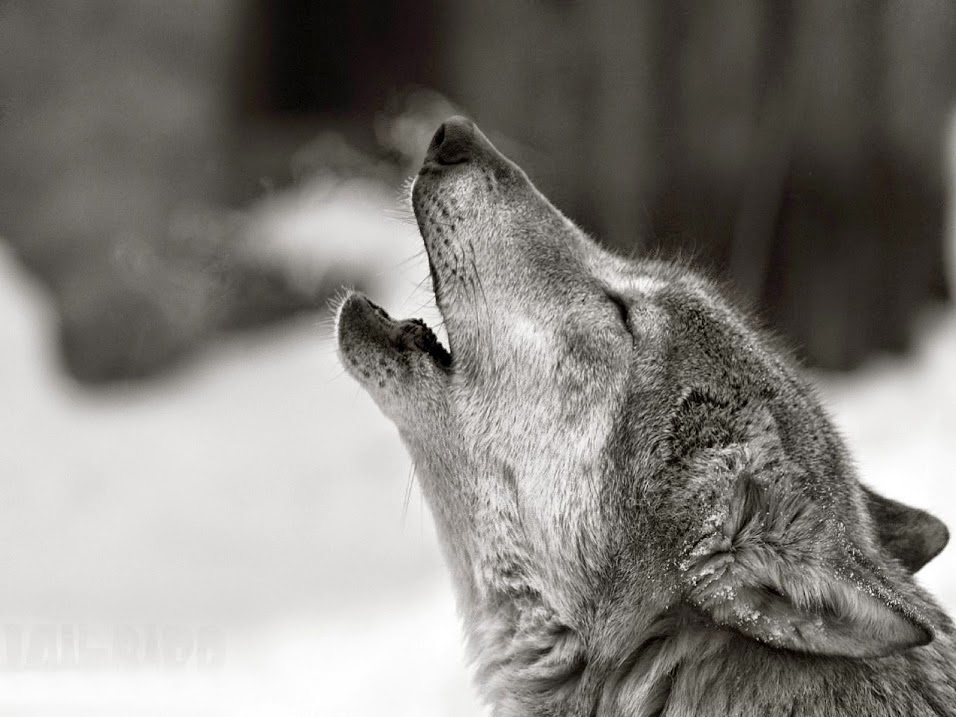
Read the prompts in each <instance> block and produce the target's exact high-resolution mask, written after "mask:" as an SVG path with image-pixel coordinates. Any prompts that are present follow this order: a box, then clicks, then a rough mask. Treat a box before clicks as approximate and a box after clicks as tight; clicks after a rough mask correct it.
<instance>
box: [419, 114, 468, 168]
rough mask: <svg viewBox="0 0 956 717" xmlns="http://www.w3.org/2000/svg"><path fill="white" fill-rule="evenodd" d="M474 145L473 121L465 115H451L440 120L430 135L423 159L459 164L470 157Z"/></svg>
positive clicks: (439, 162)
mask: <svg viewBox="0 0 956 717" xmlns="http://www.w3.org/2000/svg"><path fill="white" fill-rule="evenodd" d="M476 147H477V137H476V133H475V123H474V122H472V121H471V120H470V119H467V118H466V117H451V118H449V119H447V120H445V121H444V122H442V124H441V127H439V128H438V130H437V131H436V132H435V136H434V137H432V141H431V144H429V145H428V151H427V152H426V153H425V161H426V162H429V161H431V162H435V163H436V164H461V163H462V162H467V161H468V160H469V159H471V157H472V154H473V152H474V150H475V148H476Z"/></svg>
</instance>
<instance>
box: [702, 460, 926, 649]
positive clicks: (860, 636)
mask: <svg viewBox="0 0 956 717" xmlns="http://www.w3.org/2000/svg"><path fill="white" fill-rule="evenodd" d="M735 492H736V495H735V496H733V498H732V499H731V501H730V506H731V507H730V511H729V513H728V514H727V516H726V520H725V521H724V523H723V525H722V526H721V527H719V528H718V529H717V531H716V532H715V533H712V534H711V535H710V536H709V537H706V538H704V539H703V540H702V541H701V542H700V543H698V544H697V545H696V546H694V548H693V549H691V550H690V551H689V554H688V556H687V559H686V560H685V563H684V567H686V568H687V570H688V572H687V573H686V575H687V576H688V578H689V579H690V589H689V593H688V599H689V600H690V602H691V603H692V604H694V605H695V606H696V607H697V608H698V609H699V610H700V611H702V612H703V613H704V614H706V615H708V616H709V617H710V618H711V619H712V620H713V621H714V622H715V623H717V624H718V625H720V626H724V627H730V628H733V629H735V630H737V631H738V632H740V633H743V634H744V635H746V636H748V637H751V638H753V639H756V640H758V641H760V642H762V643H765V644H767V645H770V646H773V647H780V648H784V649H790V650H797V651H800V652H808V653H814V654H821V655H838V656H844V657H857V658H863V657H881V656H884V655H889V654H892V653H895V652H899V651H901V650H905V649H908V648H911V647H916V646H919V645H925V644H927V643H929V642H930V641H931V640H932V639H933V634H932V631H931V629H930V627H929V625H928V624H927V623H926V622H925V620H923V619H922V618H921V617H920V616H919V615H917V614H916V612H915V611H914V610H912V609H911V608H910V607H909V606H908V605H907V604H906V602H905V601H904V600H903V598H902V597H901V595H900V594H899V592H898V591H897V590H895V589H894V588H893V586H892V585H891V584H890V582H889V580H888V578H887V577H886V576H884V575H883V574H882V573H880V572H879V571H878V570H877V569H876V568H875V567H874V566H873V565H872V564H871V563H870V562H869V561H868V560H867V558H866V557H865V556H864V555H863V554H862V552H861V551H860V550H859V549H857V548H856V547H854V546H853V545H852V544H851V543H850V542H849V541H848V539H847V538H846V536H845V529H844V527H843V526H842V525H841V524H839V523H835V521H833V520H827V519H825V518H824V517H822V516H821V515H820V514H819V510H815V508H817V506H815V505H814V504H813V503H811V502H810V501H808V500H807V499H806V497H805V496H804V495H802V494H801V493H799V492H798V491H795V489H794V488H793V487H792V486H789V485H788V486H782V485H779V484H777V485H773V486H764V485H758V483H757V482H756V481H755V480H754V479H753V478H752V477H751V476H750V475H747V474H743V475H739V476H738V477H737V478H736V485H735Z"/></svg>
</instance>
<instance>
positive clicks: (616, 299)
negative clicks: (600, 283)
mask: <svg viewBox="0 0 956 717" xmlns="http://www.w3.org/2000/svg"><path fill="white" fill-rule="evenodd" d="M607 298H608V300H610V302H611V303H612V304H613V305H614V308H615V309H617V313H618V315H619V316H620V317H621V323H623V324H624V328H625V329H627V330H628V331H630V330H631V322H630V320H629V313H628V308H627V304H626V303H624V299H622V298H621V297H620V296H618V295H617V294H612V293H610V292H608V294H607Z"/></svg>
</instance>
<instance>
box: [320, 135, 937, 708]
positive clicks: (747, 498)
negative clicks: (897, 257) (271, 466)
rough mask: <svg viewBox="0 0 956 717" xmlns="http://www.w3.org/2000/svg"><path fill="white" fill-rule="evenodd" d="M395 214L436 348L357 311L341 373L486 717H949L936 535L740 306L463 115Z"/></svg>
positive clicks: (355, 298) (422, 331) (409, 329)
mask: <svg viewBox="0 0 956 717" xmlns="http://www.w3.org/2000/svg"><path fill="white" fill-rule="evenodd" d="M412 202H413V207H414V210H415V216H416V218H417V221H418V225H419V228H420V230H421V235H422V238H423V240H424V244H425V249H426V251H427V255H428V261H429V267H430V271H431V279H432V284H433V288H434V292H435V298H436V302H437V304H438V308H439V310H440V311H441V313H442V315H443V318H444V319H445V325H446V327H447V331H448V346H447V347H446V346H444V345H442V344H441V343H440V342H439V340H438V339H437V338H436V336H435V334H434V333H433V332H432V330H431V329H430V328H429V327H428V326H426V325H425V324H424V323H423V322H421V321H418V320H395V319H393V318H391V317H390V316H389V315H388V314H387V313H386V312H385V311H384V310H383V309H381V308H380V307H378V306H376V305H375V304H373V303H372V302H371V301H369V299H367V298H366V297H364V296H362V295H360V294H357V293H352V294H349V295H348V296H347V297H346V298H345V299H344V301H343V302H342V304H341V306H340V307H339V310H338V315H337V329H336V330H337V339H338V346H339V353H340V356H341V360H342V362H343V364H344V365H345V367H346V368H347V370H348V371H349V373H350V374H351V375H352V376H353V377H354V378H355V379H356V380H357V381H358V382H359V383H360V384H361V385H362V386H363V387H364V388H365V389H366V390H367V391H368V392H369V394H370V395H371V396H372V398H373V399H374V400H375V401H376V403H377V404H378V405H379V406H380V408H381V410H382V411H383V412H384V413H385V415H386V416H388V417H389V418H390V419H391V420H392V421H393V422H394V423H395V425H396V426H397V427H398V430H399V432H400V433H401V436H402V439H403V441H404V443H405V445H406V446H407V448H408V450H409V452H410V453H411V455H412V457H413V459H414V461H415V465H416V469H417V473H418V476H419V479H420V481H421V485H422V490H423V492H424V494H425V497H426V500H427V501H428V504H429V507H430V509H431V512H432V515H433V517H434V520H435V522H436V525H437V529H438V533H439V537H440V540H441V544H442V548H443V550H444V553H445V558H446V562H447V564H448V567H449V569H450V571H451V573H452V575H453V578H454V585H455V589H456V593H457V599H458V605H459V609H460V612H461V614H462V616H463V620H464V626H465V633H466V638H467V646H468V651H469V654H470V657H471V659H472V660H473V662H474V664H475V667H476V680H477V685H478V688H479V691H480V693H481V695H482V696H483V698H484V699H485V700H486V701H487V702H488V703H489V704H490V705H491V706H492V709H493V714H494V715H496V716H497V717H511V716H515V717H517V716H518V715H521V716H532V715H540V716H542V717H543V716H545V715H548V716H556V715H561V716H567V717H576V716H581V717H611V716H620V717H625V716H626V717H651V716H660V717H681V716H690V715H695V716H701V717H706V716H708V715H713V716H715V717H716V716H723V715H735V716H738V717H747V716H753V717H757V716H759V717H772V716H777V715H780V716H782V717H798V716H800V715H827V716H830V717H836V716H840V715H852V717H864V716H869V715H873V716H889V715H956V668H954V665H956V651H954V645H953V627H952V624H951V622H950V620H949V618H948V617H947V616H946V614H945V613H944V612H943V610H942V609H941V608H940V607H939V605H938V604H937V603H936V602H935V601H934V599H933V598H932V597H931V596H930V595H928V594H927V593H926V592H925V591H924V590H923V589H921V588H920V587H919V585H918V584H917V583H916V581H915V580H914V577H913V575H914V573H915V572H916V571H918V570H919V569H920V568H921V567H922V566H923V565H924V564H925V563H926V562H927V561H928V560H930V559H931V558H933V557H934V556H935V555H936V554H937V553H939V551H940V550H942V548H943V547H944V546H945V544H946V542H947V540H948V533H947V531H946V528H945V527H944V526H943V525H942V523H940V522H939V521H938V520H937V519H936V518H934V517H933V516H931V515H929V514H928V513H926V512H924V511H921V510H917V509H915V508H911V507H909V506H906V505H903V504H901V503H898V502H896V501H893V500H890V499H888V498H885V497H883V496H880V495H878V494H877V493H875V492H873V491H872V490H870V489H868V488H867V487H866V486H865V485H863V484H862V483H861V482H860V481H859V479H858V478H857V475H856V472H855V470H854V468H853V465H852V463H851V461H850V459H849V457H848V455H847V451H846V448H845V446H844V443H843V441H842V440H841V438H840V437H839V435H838V434H837V432H836V431H835V430H834V428H833V427H832V424H831V422H830V420H829V418H828V417H827V415H826V413H825V411H824V409H823V408H822V406H821V404H820V402H819V400H818V399H817V398H816V397H815V396H814V393H813V391H812V389H811V388H810V386H809V385H808V384H807V382H806V381H805V380H804V378H802V377H801V375H800V373H799V372H798V370H797V368H796V367H795V366H794V365H793V364H792V362H791V361H790V360H789V358H788V357H787V356H786V354H785V353H782V352H781V351H779V350H778V349H777V348H775V346H774V344H773V342H772V341H771V340H769V339H768V338H767V337H766V336H765V335H764V334H763V333H762V332H761V331H760V330H758V329H757V328H755V327H754V325H753V322H752V320H751V319H749V318H748V317H747V316H746V315H745V313H744V312H742V311H740V310H739V309H738V308H736V307H735V306H734V305H733V304H732V303H731V302H730V301H728V300H727V299H726V298H724V297H723V296H722V294H721V292H720V291H719V290H718V289H717V288H716V287H715V286H714V285H713V284H712V283H711V282H709V281H708V280H706V279H705V278H702V277H700V276H698V275H697V274H695V273H694V272H693V271H691V270H689V269H688V268H686V267H685V266H682V265H679V264H675V263H668V262H664V261H659V260H654V259H648V258H638V259H625V258H621V257H619V256H615V255H613V254H611V253H609V252H607V251H606V250H604V249H602V248H601V247H599V246H598V245H597V244H596V243H595V242H593V241H592V240H591V239H590V238H589V237H587V236H586V235H585V234H584V233H583V232H581V231H580V230H579V229H578V228H577V227H576V226H575V225H574V224H573V223H572V222H570V221H569V220H568V219H567V218H565V217H564V216H563V215H562V214H561V213H560V212H559V211H558V210H557V209H555V208H554V207H553V206H552V205H551V204H550V203H549V202H548V201H547V199H545V197H543V196H542V195H541V194H540V193H539V192H538V191H537V189H535V187H534V185H533V184H532V183H531V182H530V181H529V179H528V177H527V176H526V175H525V174H524V172H522V170H521V169H519V168H518V167H517V166H516V165H515V164H514V163H512V162H511V161H509V160H508V159H506V158H505V157H504V156H502V155H501V154H500V153H499V152H498V151H497V150H496V149H495V148H494V147H493V146H492V144H491V143H490V142H489V141H488V140H487V139H486V138H485V137H484V135H483V134H482V133H481V132H480V131H479V130H478V129H477V128H476V127H475V126H474V124H473V123H471V122H470V121H468V120H466V119H463V118H452V119H450V120H448V121H446V122H445V123H444V124H443V125H442V126H441V127H440V128H439V129H438V131H437V132H436V134H435V136H434V138H433V140H432V143H431V146H430V147H429V149H428V153H427V155H426V157H425V161H424V164H423V166H422V168H421V171H420V172H419V174H418V176H417V177H416V179H415V183H414V186H413V190H412ZM901 479H905V476H901Z"/></svg>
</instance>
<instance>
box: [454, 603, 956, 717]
mask: <svg viewBox="0 0 956 717" xmlns="http://www.w3.org/2000/svg"><path fill="white" fill-rule="evenodd" d="M489 608H490V606H489ZM483 612H484V615H485V622H483V623H481V622H479V623H476V624H475V625H474V627H475V629H474V630H473V631H472V634H471V636H470V640H469V644H470V646H471V648H472V649H473V651H474V657H475V662H476V664H477V667H478V669H477V679H478V683H479V689H480V690H481V692H482V693H483V694H484V696H485V697H486V698H487V699H488V701H489V702H490V703H491V704H492V705H493V706H494V710H493V713H492V714H493V715H494V717H537V716H542V717H543V716H544V715H562V717H692V716H693V717H729V716H730V715H735V716H736V717H792V716H793V715H828V717H863V715H869V714H871V712H868V711H867V707H870V708H872V707H873V706H874V703H873V697H872V695H873V694H881V695H884V697H883V698H881V702H880V709H882V710H883V711H881V712H879V714H881V715H886V716H887V717H888V716H889V715H921V714H926V715H940V716H945V715H949V716H951V717H953V716H956V704H954V702H953V697H954V695H956V691H954V690H956V686H954V684H953V683H952V681H951V679H950V678H948V677H947V676H946V673H945V669H944V667H945V665H943V664H942V663H939V664H934V663H936V662H937V661H938V660H939V658H940V653H936V654H935V655H933V654H927V653H926V652H921V653H919V654H916V653H901V654H899V655H895V656H891V657H888V658H882V659H880V660H878V661H874V660H869V661H867V660H854V659H843V658H819V657H810V656H806V655H801V654H798V653H793V652H786V651H780V650H776V649H772V648H769V647H765V646H763V645H760V644H759V643H756V642H754V641H753V640H750V639H748V638H744V637H741V636H739V635H737V634H736V633H733V632H730V631H727V630H721V629H717V628H710V627H704V626H702V625H700V624H691V623H694V622H695V621H696V619H695V617H694V616H693V615H687V614H684V615H680V616H676V617H669V618H665V619H663V620H661V621H660V622H659V623H658V624H657V625H656V626H654V627H653V628H652V629H650V630H648V631H647V632H645V634H644V638H643V640H642V642H641V644H640V645H639V646H638V647H636V648H635V649H634V650H633V652H632V653H631V654H630V656H629V657H628V658H627V659H624V660H616V661H609V660H602V659H599V658H595V657H594V656H593V654H591V651H590V650H589V649H588V648H587V646H586V645H585V641H584V640H583V639H581V638H580V637H579V636H578V635H577V634H576V633H574V632H573V631H571V630H570V629H568V628H567V627H564V626H562V625H560V624H559V623H558V622H557V621H556V620H555V619H554V616H553V614H549V612H548V611H547V610H545V609H544V608H543V607H542V606H541V605H540V603H539V602H538V601H536V599H534V598H533V597H531V596H529V597H528V598H527V600H526V602H525V604H524V605H523V606H522V605H519V604H518V603H512V604H511V605H510V606H508V607H505V606H500V607H499V609H498V610H494V609H488V610H485V611H483ZM941 639H942V640H943V641H944V642H946V643H947V645H946V646H945V649H944V650H942V652H943V653H948V652H949V650H951V649H952V645H951V639H950V637H949V636H948V635H946V636H943V637H942V638H941ZM921 649H922V650H925V649H926V648H921ZM927 670H929V671H930V672H932V673H933V674H934V675H936V677H938V680H933V681H931V682H920V684H916V682H914V677H915V676H916V675H924V674H926V671H927ZM917 682H919V681H917Z"/></svg>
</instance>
